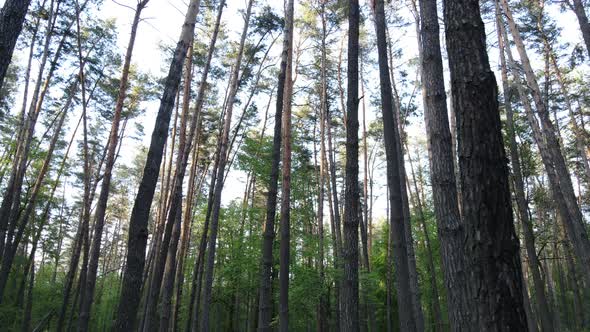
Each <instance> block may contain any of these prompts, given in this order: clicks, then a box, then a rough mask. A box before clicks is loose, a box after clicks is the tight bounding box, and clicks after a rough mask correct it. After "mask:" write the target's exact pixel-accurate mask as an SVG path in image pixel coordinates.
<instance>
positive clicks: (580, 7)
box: [566, 0, 590, 55]
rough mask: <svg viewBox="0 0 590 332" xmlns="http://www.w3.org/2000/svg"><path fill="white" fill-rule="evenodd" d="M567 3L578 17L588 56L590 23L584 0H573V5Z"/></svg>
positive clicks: (589, 51) (589, 50)
mask: <svg viewBox="0 0 590 332" xmlns="http://www.w3.org/2000/svg"><path fill="white" fill-rule="evenodd" d="M566 3H567V4H568V5H569V6H570V8H571V9H572V10H573V11H574V13H576V16H577V17H578V23H579V24H580V31H582V37H583V38H584V43H585V44H586V51H588V55H590V23H588V16H587V15H586V9H585V8H584V3H583V0H572V3H570V2H569V1H566Z"/></svg>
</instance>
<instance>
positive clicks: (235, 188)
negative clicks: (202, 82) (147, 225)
mask: <svg viewBox="0 0 590 332" xmlns="http://www.w3.org/2000/svg"><path fill="white" fill-rule="evenodd" d="M3 2H4V0H0V4H2V3H3ZM227 2H228V4H227V8H226V9H225V10H224V14H223V17H222V20H223V22H224V24H225V25H226V26H227V27H228V29H229V30H230V34H229V38H231V39H232V40H238V39H239V34H240V31H241V29H242V27H243V19H242V16H241V14H239V10H241V9H244V8H245V7H246V0H228V1H227ZM297 2H298V1H296V3H297ZM187 3H188V0H150V2H149V3H148V6H147V7H146V8H145V9H144V11H143V13H142V18H143V19H142V22H141V23H140V26H139V31H138V35H137V39H136V43H135V48H134V54H133V61H132V62H133V63H134V64H135V65H136V66H137V67H138V68H140V69H141V70H142V71H144V72H150V73H152V74H154V75H156V76H159V77H161V76H164V73H165V72H166V71H167V70H168V66H169V63H165V62H164V61H163V59H164V58H166V57H165V56H164V55H163V54H162V51H161V50H160V48H159V45H160V44H162V43H166V44H169V45H170V44H172V45H173V44H175V43H176V41H177V38H178V36H179V34H180V29H181V26H182V23H183V20H184V13H185V10H186V8H187ZM261 3H265V4H269V5H271V6H272V7H273V8H274V10H275V12H276V13H277V14H278V15H280V16H282V15H283V8H282V1H280V0H272V1H271V0H266V1H260V0H258V1H256V4H258V5H259V4H261ZM363 3H364V1H362V0H361V4H363ZM396 4H398V5H399V6H400V10H401V12H402V13H403V15H404V16H406V17H409V12H408V9H407V8H405V5H404V4H403V2H396ZM135 5H136V1H135V0H116V1H114V0H104V3H103V5H102V6H101V7H100V11H99V13H98V14H99V16H100V17H101V18H104V19H107V18H114V19H116V25H117V27H118V34H119V36H118V46H119V48H120V53H121V54H123V53H124V51H125V49H126V47H127V42H128V39H129V32H130V28H131V27H130V26H131V20H132V18H133V14H134V13H133V11H132V10H131V9H130V8H129V7H135ZM205 10H206V9H205V8H204V7H203V6H202V7H201V13H200V15H201V14H202V13H203V12H204V11H205ZM548 10H549V13H550V15H551V16H552V17H553V18H555V19H556V21H557V24H558V26H559V27H560V28H561V29H562V34H561V38H562V39H563V40H567V41H570V42H572V43H579V42H580V40H581V34H580V32H579V27H578V25H577V19H576V17H575V15H574V14H573V13H571V12H570V11H566V12H560V11H559V10H558V8H557V7H556V6H549V7H548ZM295 11H296V15H297V12H298V7H297V5H296V8H295ZM439 14H440V13H439ZM368 23H369V24H368V30H369V33H371V34H372V33H373V27H372V24H371V23H370V22H368ZM390 29H391V31H392V32H393V34H392V35H393V36H394V38H395V40H396V43H397V45H398V46H400V47H401V48H402V49H403V56H402V58H401V59H399V60H396V61H397V63H396V65H398V66H405V65H406V64H407V61H408V60H409V59H411V58H413V57H415V56H416V54H417V45H416V32H415V28H414V26H413V23H412V25H410V26H408V27H405V28H395V27H390ZM296 31H297V30H296ZM442 32H443V29H442V26H441V33H442ZM486 32H487V34H488V38H490V40H489V41H488V43H490V42H492V39H494V38H495V26H494V25H493V22H486ZM196 36H197V37H196V38H199V31H198V30H197V31H196ZM295 38H296V41H295V44H297V38H298V37H297V35H296V37H295ZM441 40H442V41H443V42H444V38H441ZM338 44H339V43H338ZM338 46H339V45H336V46H335V47H338ZM279 48H280V41H279V42H277V43H275V49H277V50H278V49H279ZM372 53H373V54H371V55H370V56H371V57H373V58H375V56H376V55H375V54H374V53H375V52H372ZM443 53H444V46H443ZM489 59H490V64H491V66H492V69H493V70H495V71H496V78H497V80H499V79H500V75H499V72H498V71H497V69H498V62H499V60H498V53H497V51H496V50H495V49H491V50H490V53H489ZM533 64H535V59H534V58H533ZM445 66H446V63H445ZM537 68H538V67H537ZM412 70H415V69H411V68H410V69H409V72H408V74H409V75H410V76H411V77H414V76H415V72H412ZM366 75H367V77H366V78H365V79H366V80H367V82H369V84H368V85H367V86H366V87H365V89H366V94H367V95H368V96H370V95H372V94H378V88H379V86H378V84H375V83H374V82H378V78H377V76H376V73H375V71H374V70H373V71H372V72H369V73H367V74H366ZM445 77H446V81H447V82H448V74H447V73H445ZM447 89H448V84H447ZM261 98H263V99H266V98H267V97H266V96H262V97H261ZM415 98H416V102H417V103H418V105H421V95H420V91H417V95H416V97H415ZM366 99H367V100H368V99H370V98H366ZM255 102H258V104H259V105H266V103H267V100H258V101H257V100H255ZM144 106H145V109H146V112H145V115H144V116H142V117H141V118H139V119H138V120H137V121H138V122H141V124H142V125H143V126H144V128H145V129H144V131H145V136H144V137H143V141H142V142H141V143H140V144H142V145H144V146H149V141H150V138H151V132H152V129H153V125H154V120H155V115H156V113H157V110H158V106H159V102H158V101H153V102H149V103H146V104H145V105H144ZM367 107H368V111H367V121H371V120H373V119H374V118H375V116H374V113H375V111H377V110H376V109H374V108H373V107H372V106H371V105H369V104H367ZM259 108H260V109H263V107H259ZM270 113H273V110H272V109H271V110H270ZM261 116H262V115H261ZM72 127H73V126H72ZM408 132H409V136H410V140H413V141H416V140H418V141H424V139H425V138H424V135H425V133H424V123H423V120H422V118H421V116H419V117H417V118H414V119H412V124H411V125H410V126H409V128H408ZM137 148H138V146H137V143H135V142H133V141H131V140H127V141H126V143H124V147H123V149H122V154H121V155H122V158H121V162H122V163H126V164H129V163H130V162H131V160H132V158H133V157H134V155H135V151H137ZM361 165H362V160H361ZM360 176H361V177H362V176H363V175H362V168H361V175H360ZM376 180H377V183H378V186H377V187H376V188H375V195H377V196H379V197H378V198H377V200H376V201H375V207H374V218H375V219H379V218H382V217H384V215H385V212H386V201H385V191H384V186H385V178H384V177H383V174H382V173H380V174H377V179H376ZM244 182H245V174H244V173H243V172H240V171H232V172H231V173H230V176H229V178H228V180H227V182H226V186H225V188H224V192H223V199H222V201H223V203H224V204H227V203H228V202H229V201H231V200H233V199H235V198H238V197H241V196H242V194H243V191H244V186H245V185H244Z"/></svg>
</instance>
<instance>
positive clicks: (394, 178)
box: [374, 0, 419, 331]
mask: <svg viewBox="0 0 590 332" xmlns="http://www.w3.org/2000/svg"><path fill="white" fill-rule="evenodd" d="M374 10H375V31H376V34H377V52H378V58H379V79H380V83H381V108H382V114H383V137H384V140H385V153H386V158H387V186H388V189H389V202H390V206H391V208H390V209H389V215H390V230H389V231H390V240H391V244H392V249H393V252H394V256H393V261H394V274H395V280H396V289H397V302H398V314H399V324H400V329H401V330H403V331H416V329H417V325H416V316H415V315H414V305H415V304H416V303H414V301H415V299H414V298H413V294H412V291H411V289H412V287H411V284H410V277H411V276H410V269H409V266H408V264H409V261H408V247H407V245H408V243H407V240H408V234H406V225H405V222H404V214H405V213H407V211H404V198H403V196H402V195H403V194H404V193H402V188H404V189H405V185H404V184H402V178H401V174H402V166H401V165H400V161H401V160H403V157H402V155H401V153H402V149H401V145H400V136H399V127H398V123H397V121H396V118H395V116H394V114H396V113H397V112H398V111H397V107H396V105H395V103H394V99H393V94H392V85H391V80H390V73H389V63H388V55H387V39H386V32H385V9H384V3H383V0H378V1H376V7H375V8H374ZM408 303H412V304H413V305H408ZM418 305H419V304H418Z"/></svg>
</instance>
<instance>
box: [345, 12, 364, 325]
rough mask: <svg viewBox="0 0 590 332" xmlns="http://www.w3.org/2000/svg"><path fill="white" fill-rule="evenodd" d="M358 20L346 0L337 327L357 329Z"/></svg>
mask: <svg viewBox="0 0 590 332" xmlns="http://www.w3.org/2000/svg"><path fill="white" fill-rule="evenodd" d="M359 21H360V9H359V3H358V0H350V1H348V68H347V80H348V84H347V96H346V166H345V192H344V202H345V205H346V208H345V209H344V225H343V226H344V228H343V234H342V235H343V241H342V244H343V246H342V261H343V262H344V264H343V265H344V274H343V278H342V290H341V295H340V296H341V301H342V309H341V310H342V314H341V316H340V318H341V321H340V323H341V325H340V330H341V331H343V332H350V331H358V330H359V266H358V262H359V248H358V240H359V231H358V228H359V183H358V177H359V165H358V154H359V138H358V129H359V121H358V103H359V98H358V88H359V86H358V84H359V83H358V80H359Z"/></svg>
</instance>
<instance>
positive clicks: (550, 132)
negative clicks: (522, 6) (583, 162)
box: [500, 0, 590, 284]
mask: <svg viewBox="0 0 590 332" xmlns="http://www.w3.org/2000/svg"><path fill="white" fill-rule="evenodd" d="M500 1H501V2H500V4H501V5H502V9H503V10H504V14H505V15H506V18H507V23H508V26H509V28H510V32H511V33H512V37H513V39H514V42H515V44H516V49H517V51H518V54H519V55H520V59H521V62H522V67H523V69H524V73H525V78H526V82H527V85H528V86H529V87H530V91H531V93H532V96H533V101H534V103H535V107H536V111H537V113H538V114H539V118H540V120H541V130H542V132H541V136H540V138H542V139H541V140H537V145H539V150H545V151H546V153H545V157H543V151H542V157H543V159H545V160H544V161H543V162H544V163H545V164H546V165H545V166H546V167H545V168H546V170H547V172H548V174H549V173H550V172H551V170H550V169H549V168H553V172H554V173H555V175H556V176H550V177H549V179H550V181H551V186H552V191H559V192H554V195H558V196H561V197H562V198H559V199H556V201H557V202H560V201H563V203H564V204H565V209H564V208H563V207H562V208H559V209H558V211H559V212H560V215H561V221H562V222H563V223H564V226H565V229H566V231H567V234H568V237H569V239H570V241H571V242H572V244H573V248H574V250H575V252H576V256H578V260H579V261H580V266H582V268H583V269H584V273H583V275H584V278H585V280H586V283H588V284H590V240H589V238H588V232H587V230H586V227H585V226H584V225H585V221H584V217H583V216H582V213H581V210H580V207H579V205H578V203H577V199H576V195H575V192H574V188H573V185H572V181H571V177H570V174H569V171H568V169H567V165H566V163H565V159H564V156H563V153H562V151H561V148H560V144H559V139H558V137H557V135H556V133H555V128H554V125H553V123H552V122H551V120H550V119H549V113H548V109H547V107H546V105H545V103H544V102H543V99H542V94H541V90H540V88H539V84H538V82H537V79H536V76H535V73H534V72H533V69H532V66H531V64H530V60H529V58H528V54H527V52H526V49H525V46H524V42H523V40H522V37H521V35H520V32H519V30H518V27H517V26H516V23H515V21H514V19H513V17H512V12H511V11H510V8H509V7H508V3H507V2H506V1H505V0H500ZM521 98H524V97H523V96H521ZM531 120H532V121H536V119H533V118H531Z"/></svg>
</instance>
